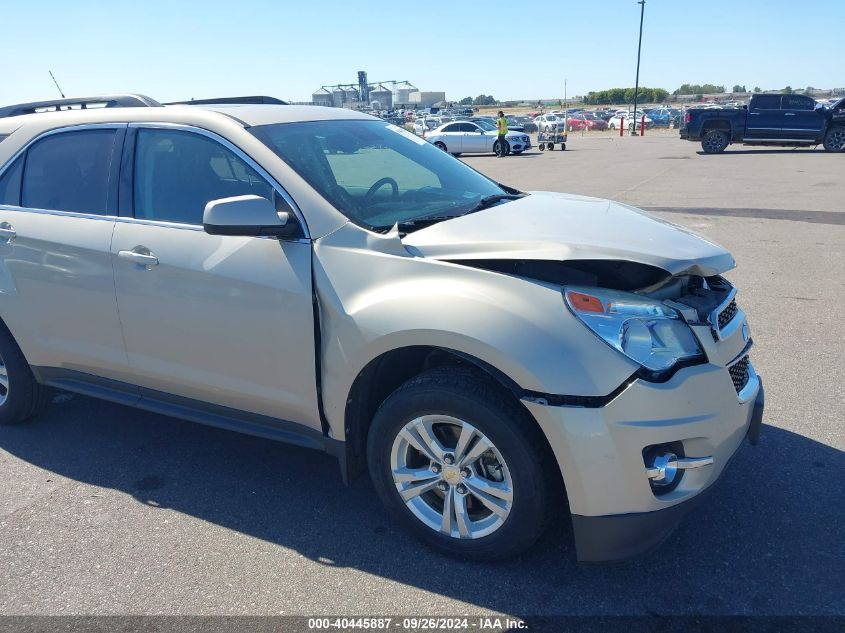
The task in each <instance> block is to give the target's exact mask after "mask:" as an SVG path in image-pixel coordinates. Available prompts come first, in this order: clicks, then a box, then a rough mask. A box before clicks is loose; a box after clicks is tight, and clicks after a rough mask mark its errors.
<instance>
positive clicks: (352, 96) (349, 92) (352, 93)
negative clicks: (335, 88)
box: [343, 87, 358, 103]
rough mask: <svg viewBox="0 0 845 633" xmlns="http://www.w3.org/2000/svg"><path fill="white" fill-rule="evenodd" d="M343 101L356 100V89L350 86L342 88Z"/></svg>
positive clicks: (350, 101)
mask: <svg viewBox="0 0 845 633" xmlns="http://www.w3.org/2000/svg"><path fill="white" fill-rule="evenodd" d="M343 101H344V103H352V102H353V101H358V91H357V90H356V89H355V88H352V87H347V88H344V89H343Z"/></svg>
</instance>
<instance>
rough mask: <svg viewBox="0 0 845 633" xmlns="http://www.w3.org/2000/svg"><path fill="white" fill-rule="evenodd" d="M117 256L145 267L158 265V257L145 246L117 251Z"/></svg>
mask: <svg viewBox="0 0 845 633" xmlns="http://www.w3.org/2000/svg"><path fill="white" fill-rule="evenodd" d="M117 256H118V257H120V258H121V259H125V260H126V261H129V262H132V263H133V264H138V265H139V266H144V267H145V268H149V267H150V266H158V257H156V256H155V255H154V254H153V253H152V252H151V251H150V249H148V248H147V247H146V246H136V247H135V248H133V249H132V250H131V251H118V253H117Z"/></svg>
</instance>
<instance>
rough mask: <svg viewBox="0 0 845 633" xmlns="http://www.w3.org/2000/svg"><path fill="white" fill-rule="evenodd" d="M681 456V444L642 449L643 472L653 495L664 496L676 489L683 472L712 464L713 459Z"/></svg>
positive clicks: (682, 453)
mask: <svg viewBox="0 0 845 633" xmlns="http://www.w3.org/2000/svg"><path fill="white" fill-rule="evenodd" d="M679 455H680V457H679ZM683 455H684V447H683V444H681V442H672V443H671V444H661V445H657V446H647V447H646V448H644V449H643V461H644V462H645V472H646V476H647V477H648V480H649V481H648V482H649V484H650V485H651V490H652V492H653V493H654V494H656V495H662V494H666V493H667V492H670V491H672V490H674V489H675V488H677V487H678V484H679V483H680V482H681V479H682V478H683V476H684V471H685V470H687V469H690V468H701V467H703V466H709V465H710V464H712V463H713V458H712V457H709V456H708V457H684V456H683Z"/></svg>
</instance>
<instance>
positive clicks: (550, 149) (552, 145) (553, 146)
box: [546, 143, 555, 151]
mask: <svg viewBox="0 0 845 633" xmlns="http://www.w3.org/2000/svg"><path fill="white" fill-rule="evenodd" d="M546 145H548V147H549V151H552V150H554V148H555V144H554V143H546Z"/></svg>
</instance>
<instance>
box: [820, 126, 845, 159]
mask: <svg viewBox="0 0 845 633" xmlns="http://www.w3.org/2000/svg"><path fill="white" fill-rule="evenodd" d="M824 148H825V150H826V151H828V152H841V151H843V150H845V127H843V126H841V125H837V126H836V127H833V128H830V130H828V132H827V134H825V136H824Z"/></svg>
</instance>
